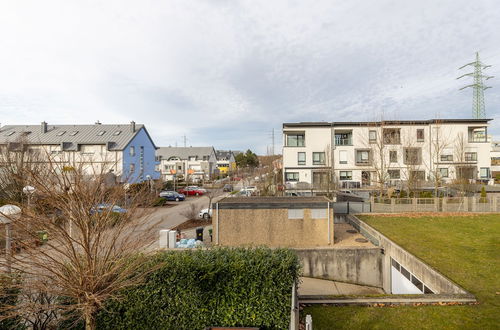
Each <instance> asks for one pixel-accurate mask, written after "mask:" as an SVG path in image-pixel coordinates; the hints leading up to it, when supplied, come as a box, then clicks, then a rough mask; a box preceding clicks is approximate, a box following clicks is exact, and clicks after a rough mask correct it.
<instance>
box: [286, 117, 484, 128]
mask: <svg viewBox="0 0 500 330" xmlns="http://www.w3.org/2000/svg"><path fill="white" fill-rule="evenodd" d="M491 120H493V119H476V118H469V119H428V120H383V121H334V122H298V123H283V128H287V127H332V126H333V127H335V126H380V125H430V124H463V123H482V124H487V123H488V122H489V121H491Z"/></svg>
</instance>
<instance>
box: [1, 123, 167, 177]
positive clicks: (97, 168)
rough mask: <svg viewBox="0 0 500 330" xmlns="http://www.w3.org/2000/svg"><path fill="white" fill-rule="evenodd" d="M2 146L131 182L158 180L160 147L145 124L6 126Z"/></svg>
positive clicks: (3, 129)
mask: <svg viewBox="0 0 500 330" xmlns="http://www.w3.org/2000/svg"><path fill="white" fill-rule="evenodd" d="M0 145H1V146H3V147H5V148H8V149H9V150H16V148H17V150H21V149H19V148H22V150H30V151H37V152H38V153H39V154H40V155H41V156H42V157H41V159H44V158H43V157H45V156H47V157H50V160H51V161H52V162H54V163H61V164H63V165H64V164H67V165H69V166H83V167H84V168H87V169H88V172H89V173H100V172H101V171H102V170H105V171H111V172H113V173H114V174H115V175H116V176H117V178H118V180H119V181H121V182H127V183H136V182H142V181H145V180H149V179H153V180H155V179H158V178H159V173H158V172H156V170H155V165H156V162H155V150H156V146H155V144H154V142H153V140H152V139H151V137H150V135H149V133H148V132H147V130H146V127H145V126H144V125H139V124H136V123H135V122H131V123H130V124H125V125H103V124H101V123H99V122H97V123H95V124H94V125H49V124H47V123H46V122H42V123H41V125H6V126H2V127H0Z"/></svg>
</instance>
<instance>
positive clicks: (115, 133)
mask: <svg viewBox="0 0 500 330" xmlns="http://www.w3.org/2000/svg"><path fill="white" fill-rule="evenodd" d="M121 132H122V131H115V132H114V133H113V135H114V136H117V135H120V134H121Z"/></svg>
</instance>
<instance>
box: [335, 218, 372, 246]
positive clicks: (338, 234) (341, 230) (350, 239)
mask: <svg viewBox="0 0 500 330" xmlns="http://www.w3.org/2000/svg"><path fill="white" fill-rule="evenodd" d="M333 228H334V236H335V239H334V243H335V245H334V247H351V246H356V247H375V245H373V244H372V243H371V242H370V241H368V240H366V241H367V242H365V243H363V242H357V241H356V239H366V238H365V237H364V236H363V235H361V234H360V233H359V232H358V231H357V230H356V229H354V227H353V226H351V225H350V224H348V223H336V224H335V225H334V226H333ZM348 230H349V231H355V233H349V232H348Z"/></svg>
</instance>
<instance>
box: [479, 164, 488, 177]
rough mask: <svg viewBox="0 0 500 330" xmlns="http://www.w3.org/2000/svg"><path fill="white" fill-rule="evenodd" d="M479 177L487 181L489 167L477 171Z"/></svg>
mask: <svg viewBox="0 0 500 330" xmlns="http://www.w3.org/2000/svg"><path fill="white" fill-rule="evenodd" d="M479 176H480V177H481V179H489V178H490V177H491V176H490V168H489V167H481V168H480V169H479Z"/></svg>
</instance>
